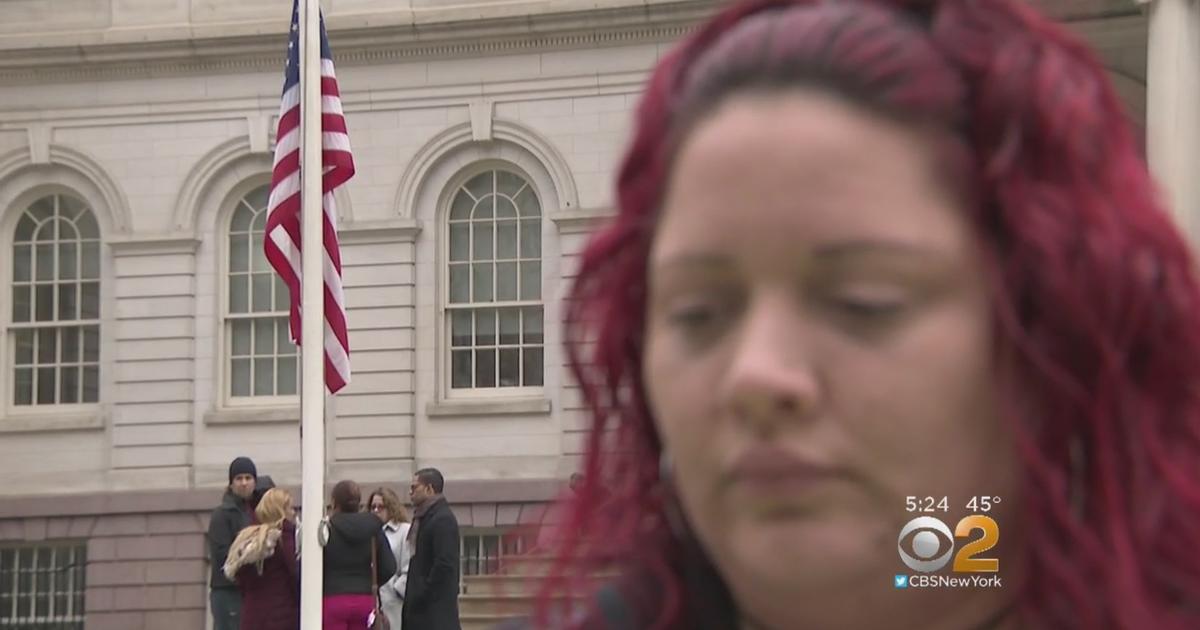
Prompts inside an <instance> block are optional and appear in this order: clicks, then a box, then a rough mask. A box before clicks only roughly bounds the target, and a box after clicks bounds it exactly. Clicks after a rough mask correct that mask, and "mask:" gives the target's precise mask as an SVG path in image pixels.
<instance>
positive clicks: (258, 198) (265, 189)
mask: <svg viewBox="0 0 1200 630" xmlns="http://www.w3.org/2000/svg"><path fill="white" fill-rule="evenodd" d="M270 194H271V187H270V186H259V187H258V188H255V189H254V190H251V191H250V192H249V193H247V194H246V197H245V200H246V203H247V204H249V205H250V207H251V208H254V210H255V211H259V210H263V209H265V208H266V207H267V202H268V201H269V200H270V199H269V197H270Z"/></svg>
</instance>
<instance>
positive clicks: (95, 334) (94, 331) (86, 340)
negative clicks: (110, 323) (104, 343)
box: [83, 326, 100, 363]
mask: <svg viewBox="0 0 1200 630" xmlns="http://www.w3.org/2000/svg"><path fill="white" fill-rule="evenodd" d="M83 360H84V361H86V362H88V363H95V362H97V361H99V360H100V327H99V326H84V327H83Z"/></svg>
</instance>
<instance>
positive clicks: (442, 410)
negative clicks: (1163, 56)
mask: <svg viewBox="0 0 1200 630" xmlns="http://www.w3.org/2000/svg"><path fill="white" fill-rule="evenodd" d="M1160 1H1165V0H1160ZM323 4H324V7H325V12H326V16H327V22H328V27H329V31H330V40H331V44H332V48H333V52H334V56H335V59H336V67H337V71H338V77H339V82H340V86H341V92H342V100H343V104H344V106H345V110H346V113H347V120H348V124H349V127H350V137H351V141H352V144H353V147H354V155H355V158H356V163H357V171H358V173H357V176H356V177H355V178H354V179H353V180H352V181H351V182H350V183H349V185H347V186H346V187H345V188H344V190H343V192H342V193H341V194H340V196H339V199H338V202H339V204H338V207H339V215H340V230H341V235H342V244H343V246H342V255H343V262H344V266H345V286H346V298H347V303H348V308H349V313H348V319H349V326H350V342H351V347H352V352H353V355H352V364H353V369H354V379H353V382H352V384H351V385H350V386H349V387H348V388H347V389H346V390H344V392H343V393H342V394H340V395H338V396H337V397H336V398H335V399H333V401H332V402H331V404H330V408H329V414H328V415H329V424H328V430H327V453H328V470H327V472H326V478H327V479H328V480H329V481H330V482H333V481H336V480H338V479H343V478H353V479H356V480H359V481H360V482H362V483H363V484H364V486H373V485H375V484H390V485H392V486H394V487H397V488H403V487H405V486H406V484H407V480H408V478H409V476H410V475H411V473H412V472H413V471H414V470H415V469H417V468H419V467H422V466H427V465H432V466H437V467H438V468H440V469H441V470H442V471H443V472H444V473H445V474H446V477H447V479H448V488H447V493H448V495H449V497H450V499H451V501H452V502H453V503H454V505H455V509H456V511H457V512H458V515H459V519H460V522H461V523H462V524H463V525H464V527H465V530H464V531H465V532H466V533H468V534H469V535H470V538H469V539H467V541H466V542H465V543H464V544H465V545H474V546H475V548H473V549H472V550H468V556H470V555H471V554H475V556H480V555H482V556H488V555H489V554H494V553H495V545H496V535H497V534H498V533H499V532H501V531H503V530H505V529H507V528H510V527H512V526H516V525H519V524H528V523H534V522H537V521H538V520H539V519H540V518H542V510H543V507H544V505H545V504H546V502H547V501H549V500H550V499H551V498H552V497H553V496H555V494H556V493H557V492H558V491H559V489H560V487H561V482H562V480H565V479H566V477H567V476H568V475H569V474H570V473H571V472H572V471H573V470H574V469H575V466H576V465H577V458H578V454H579V452H580V447H581V434H582V430H583V422H584V417H583V413H582V410H581V401H580V395H579V392H578V390H577V389H576V388H575V387H573V386H572V384H571V383H570V382H569V379H568V376H567V375H566V372H565V371H564V370H563V365H564V363H565V357H564V355H563V352H562V350H561V341H562V339H561V328H560V326H559V322H560V321H561V318H562V312H561V309H560V307H559V300H560V298H561V297H562V295H563V294H564V292H565V290H566V288H567V286H568V283H569V282H570V279H571V276H572V269H573V267H574V264H575V261H576V259H577V256H578V252H579V251H580V248H581V247H582V245H583V243H584V240H585V238H586V235H587V232H588V230H589V229H590V228H591V227H592V226H593V225H594V224H595V223H596V222H597V221H600V220H603V217H604V216H605V215H607V214H608V213H610V212H611V208H612V195H611V190H610V189H611V182H612V180H613V176H614V169H615V167H616V164H617V162H618V160H619V157H620V152H621V151H622V149H623V143H624V141H625V139H626V136H627V133H628V128H629V121H630V116H631V110H632V108H633V106H634V104H635V102H636V100H637V98H638V93H639V91H640V86H641V83H642V82H643V81H644V79H645V76H646V71H647V69H648V68H649V67H650V66H651V65H652V64H653V63H654V62H655V61H656V60H657V59H658V58H659V56H660V55H661V54H663V52H664V51H665V50H666V49H667V47H669V46H670V44H671V43H672V42H674V41H676V40H677V39H678V38H679V37H680V36H682V35H683V34H684V33H685V32H687V30H688V29H689V28H690V27H691V26H692V25H693V24H694V23H695V22H696V21H697V20H699V19H700V18H702V17H703V16H704V15H706V14H707V13H708V12H710V11H711V10H712V9H713V7H714V6H716V5H717V4H718V2H716V1H714V0H678V1H668V0H586V1H584V0H525V1H518V2H499V1H495V0H483V1H476V2H470V3H468V2H458V1H457V0H397V1H395V2H382V1H380V0H326V1H325V2H324V3H323ZM1101 4H1104V6H1099V5H1096V4H1095V3H1086V6H1085V4H1084V3H1072V2H1066V3H1062V4H1061V5H1055V6H1053V7H1051V10H1053V11H1054V12H1055V13H1056V14H1058V15H1059V16H1061V17H1062V18H1063V19H1065V20H1068V21H1070V22H1072V23H1073V24H1075V25H1076V26H1077V27H1078V28H1079V29H1080V30H1081V31H1083V32H1084V33H1085V34H1087V35H1088V37H1089V38H1090V39H1091V40H1092V41H1093V42H1094V43H1095V44H1097V45H1098V46H1099V47H1100V48H1101V50H1102V51H1103V53H1104V55H1105V57H1106V60H1107V63H1108V64H1109V67H1110V70H1111V71H1112V73H1113V76H1114V78H1115V80H1116V81H1117V83H1118V86H1119V88H1120V89H1121V91H1122V93H1123V94H1124V96H1125V97H1126V99H1127V101H1128V102H1129V104H1130V110H1131V112H1132V114H1133V115H1134V116H1135V117H1136V118H1139V119H1141V118H1143V117H1144V116H1145V112H1146V109H1145V104H1144V103H1145V98H1146V97H1145V94H1146V83H1145V76H1146V65H1145V64H1146V52H1145V51H1146V43H1145V40H1146V31H1147V21H1146V17H1145V15H1143V13H1142V11H1141V10H1140V9H1138V8H1137V7H1136V6H1134V5H1133V4H1131V3H1128V2H1125V1H1123V0H1122V1H1120V2H1118V1H1115V0H1110V1H1108V2H1105V3H1101ZM289 9H290V3H288V2H281V1H279V0H273V1H267V0H158V1H154V2H149V1H146V0H17V1H15V2H5V3H0V261H2V262H0V479H4V480H5V483H4V484H3V485H2V486H0V628H8V627H21V628H37V627H42V626H40V625H37V624H38V623H41V622H38V621H35V620H37V619H40V620H44V621H46V622H49V621H51V620H55V621H56V622H62V623H67V624H75V625H70V626H69V627H86V628H88V630H105V629H109V628H112V629H114V630H115V629H120V630H141V629H144V630H162V629H167V628H170V629H172V630H198V629H200V628H203V627H205V624H206V615H205V602H206V601H207V597H206V587H205V579H206V576H207V571H208V569H207V564H206V559H205V557H204V548H203V540H202V535H201V533H202V532H203V530H204V528H205V527H206V525H207V513H208V511H209V510H210V509H211V508H212V507H213V506H215V504H216V503H217V502H218V500H219V496H220V492H221V487H222V486H223V485H224V484H225V482H226V469H227V466H228V464H229V462H230V460H231V459H233V458H234V457H235V456H239V455H248V456H250V457H252V458H253V459H254V460H255V461H256V462H257V464H258V467H259V470H260V472H261V473H264V474H270V475H271V476H272V477H273V478H274V479H275V481H276V482H278V483H280V484H281V485H283V486H285V487H291V488H293V489H295V488H296V487H297V486H298V485H299V482H300V466H299V451H300V448H299V431H298V428H299V424H298V416H299V410H298V401H297V398H296V395H295V392H296V389H297V387H296V376H295V370H296V356H295V352H294V350H292V349H290V348H289V347H288V345H287V344H286V343H285V341H284V340H283V339H281V337H282V336H283V333H282V331H283V321H284V314H285V313H284V311H285V308H283V307H281V305H283V304H286V302H281V301H280V299H281V296H280V293H279V287H278V286H277V285H276V284H275V281H274V278H273V276H272V275H271V274H270V272H269V271H267V269H266V267H265V266H264V265H263V261H262V260H261V257H262V256H261V253H259V247H258V242H260V241H261V230H262V228H261V221H262V219H263V206H264V204H265V197H264V192H263V191H264V187H265V186H266V184H267V183H268V182H269V179H270V169H271V150H272V148H273V143H274V138H273V135H274V132H273V129H274V126H275V118H276V115H277V112H278V108H279V91H280V87H281V85H282V66H283V52H284V47H285V45H286V37H285V35H286V28H287V20H288V17H289V16H288V13H289ZM296 494H297V496H298V493H296ZM63 627H68V626H63Z"/></svg>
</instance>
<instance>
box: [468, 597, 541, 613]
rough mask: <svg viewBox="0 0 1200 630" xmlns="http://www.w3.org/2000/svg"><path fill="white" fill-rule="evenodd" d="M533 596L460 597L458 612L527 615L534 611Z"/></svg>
mask: <svg viewBox="0 0 1200 630" xmlns="http://www.w3.org/2000/svg"><path fill="white" fill-rule="evenodd" d="M533 604H534V598H533V596H531V595H459V596H458V610H459V612H460V613H464V614H478V615H527V614H529V613H530V612H532V611H533Z"/></svg>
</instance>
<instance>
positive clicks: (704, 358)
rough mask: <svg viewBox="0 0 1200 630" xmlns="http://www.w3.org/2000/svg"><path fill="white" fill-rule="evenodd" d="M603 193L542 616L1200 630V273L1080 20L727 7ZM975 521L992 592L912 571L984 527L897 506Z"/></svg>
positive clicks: (679, 58) (763, 3) (674, 61)
mask: <svg viewBox="0 0 1200 630" xmlns="http://www.w3.org/2000/svg"><path fill="white" fill-rule="evenodd" d="M617 198H618V206H619V212H618V215H617V217H616V219H615V220H614V221H613V222H612V223H611V224H609V225H608V226H606V227H604V228H603V229H601V230H600V231H599V232H598V233H596V234H595V235H594V237H593V239H592V240H591V242H590V244H589V246H588V247H587V249H586V251H585V253H584V256H583V258H582V267H581V271H580V274H579V277H578V280H577V282H576V285H575V287H574V291H573V295H572V299H571V301H570V312H569V317H568V343H569V350H570V351H571V357H572V365H573V367H574V370H575V373H576V376H577V378H578V379H579V381H580V382H581V383H582V386H583V388H584V391H585V395H586V399H587V401H588V404H589V406H590V409H591V411H592V413H593V424H592V427H591V433H590V438H589V440H588V443H587V453H586V457H585V462H584V464H585V467H584V471H583V472H584V474H585V482H584V487H583V488H582V491H581V492H579V493H577V494H575V495H574V496H573V497H572V498H571V499H570V501H571V508H570V519H569V523H568V524H567V527H566V529H565V531H566V532H568V533H569V535H568V536H567V538H566V540H565V541H564V542H563V543H562V545H561V548H560V549H559V550H558V551H557V554H558V555H557V557H558V562H557V563H556V566H555V568H554V570H553V571H552V573H551V575H550V577H549V579H548V580H547V582H546V585H545V588H544V589H543V593H542V597H541V604H540V606H539V614H538V615H537V616H536V618H535V626H537V627H555V628H561V627H571V628H576V627H578V628H664V629H671V630H695V629H702V628H714V629H715V628H721V629H733V628H739V627H740V628H761V629H769V630H839V629H864V630H879V629H883V628H886V629H888V630H901V629H913V630H915V629H918V628H919V629H921V630H983V629H993V630H1014V629H1018V628H1020V629H1025V628H1036V629H1039V630H1040V629H1046V630H1063V629H1070V628H1084V629H1108V628H1113V629H1136V630H1142V629H1145V630H1151V629H1154V630H1160V629H1171V630H1182V629H1185V628H1200V476H1198V475H1197V473H1198V472H1200V386H1198V384H1200V289H1198V285H1197V279H1196V277H1195V275H1194V268H1193V260H1192V259H1191V257H1190V254H1189V252H1188V249H1187V247H1186V245H1185V243H1184V241H1183V240H1182V239H1181V238H1180V236H1179V235H1178V233H1177V232H1176V231H1175V229H1174V228H1173V227H1172V225H1171V222H1170V220H1169V218H1168V216H1167V215H1166V214H1165V213H1164V212H1163V209H1162V206H1161V202H1160V200H1159V199H1158V197H1157V193H1156V191H1155V188H1154V185H1153V182H1152V181H1151V178H1150V176H1149V175H1148V174H1147V170H1146V166H1145V163H1144V160H1143V157H1142V155H1141V151H1140V147H1139V145H1138V139H1137V137H1136V135H1135V133H1134V132H1133V131H1132V130H1131V127H1130V125H1129V123H1128V122H1127V120H1126V117H1125V115H1124V113H1123V111H1122V108H1121V106H1120V104H1119V103H1118V100H1117V97H1116V96H1115V95H1114V91H1113V89H1112V87H1111V86H1110V85H1109V83H1108V81H1107V79H1106V77H1105V73H1104V71H1103V70H1102V68H1101V66H1100V64H1099V63H1098V62H1097V60H1096V58H1095V56H1094V55H1093V53H1091V52H1090V51H1089V50H1088V49H1087V48H1086V47H1084V46H1083V45H1081V44H1080V43H1079V42H1078V41H1077V40H1076V39H1075V38H1074V37H1072V36H1070V35H1068V33H1067V32H1066V31H1065V30H1064V29H1063V28H1061V27H1060V26H1058V25H1056V24H1054V23H1052V22H1051V21H1049V20H1047V19H1046V18H1044V17H1041V16H1040V15H1038V14H1037V13H1036V12H1035V11H1033V10H1032V9H1031V8H1029V7H1028V6H1027V5H1025V4H1024V3H1023V2H1021V1H1020V0H943V1H941V2H930V3H923V2H922V3H902V2H889V1H884V0H879V1H869V0H867V1H864V0H840V1H838V2H805V1H785V0H757V1H752V2H744V3H741V4H738V5H735V6H733V7H731V8H728V9H726V10H724V11H723V12H721V13H720V14H719V15H717V16H716V17H715V18H713V19H712V20H710V21H709V22H708V23H707V24H705V25H703V26H702V27H701V28H700V29H699V31H698V32H697V33H695V34H694V35H693V36H691V37H690V38H689V39H688V40H687V41H685V42H684V43H683V44H682V45H680V46H679V47H678V48H677V49H676V50H675V51H674V52H672V53H671V54H669V55H668V56H666V57H665V58H664V59H663V60H662V61H661V62H660V63H659V64H658V67H657V68H656V69H655V71H654V73H653V76H652V78H651V80H650V82H649V85H648V87H647V90H646V93H645V96H644V98H643V101H642V103H641V106H640V108H639V109H638V113H637V118H636V125H635V136H634V138H633V143H632V146H631V148H630V150H629V152H628V154H627V157H626V159H625V161H624V164H623V166H622V169H621V171H620V177H619V182H618V192H617ZM602 488H603V494H604V496H606V497H607V498H606V500H605V501H603V503H601V502H598V501H596V500H594V498H595V497H597V496H598V495H600V494H601V489H602ZM978 497H984V498H985V499H987V500H986V501H980V500H979V499H978ZM996 497H999V501H997V500H996V499H995V498H996ZM943 498H945V501H943V500H942V499H943ZM973 498H975V500H974V501H972V499H973ZM972 512H977V513H980V515H985V512H986V516H987V517H989V518H990V519H992V520H993V521H994V522H995V523H996V525H997V530H996V531H994V532H991V533H989V532H988V531H987V529H986V528H985V529H983V530H980V531H983V532H984V534H983V536H984V545H983V546H986V545H987V543H989V542H991V541H992V540H993V539H994V540H997V541H998V543H999V544H997V545H996V546H995V547H994V548H992V549H987V550H984V551H983V552H982V553H979V552H975V553H971V550H968V552H967V553H966V554H965V555H966V556H971V555H974V556H976V560H979V559H984V560H986V561H985V562H983V563H982V564H981V565H980V567H981V568H982V569H983V570H984V571H985V573H982V574H976V575H982V576H984V577H988V578H989V580H988V581H987V582H986V586H978V585H977V586H975V587H971V588H942V589H934V588H919V587H920V586H922V585H925V582H923V581H917V582H913V583H912V587H911V588H901V587H906V586H908V585H909V582H908V581H907V576H911V575H918V576H920V575H929V573H923V571H929V570H933V569H929V568H928V566H930V565H921V564H920V562H917V563H916V564H917V566H922V567H926V568H922V569H920V570H918V569H914V568H911V565H906V564H904V563H902V562H901V556H903V555H907V556H908V557H909V558H910V559H918V560H921V559H926V560H927V559H930V558H933V557H934V556H937V555H939V554H941V553H943V552H942V550H944V549H947V546H950V547H951V548H953V547H954V546H955V545H956V544H957V546H958V549H959V550H961V548H962V545H963V543H965V542H967V540H965V539H964V540H959V541H957V543H956V541H955V540H952V539H951V540H941V541H939V540H938V538H939V537H938V536H937V535H936V534H934V533H930V532H925V533H923V534H919V536H920V538H918V537H917V536H912V537H910V538H909V539H907V540H906V539H904V538H903V537H901V538H900V539H899V541H897V536H898V534H899V532H901V530H902V529H904V528H905V524H906V523H908V522H910V520H912V519H913V518H915V517H918V516H933V517H936V518H937V519H940V520H941V521H942V522H944V523H948V524H949V527H950V528H953V527H954V525H955V523H957V522H958V521H959V519H960V518H963V517H965V516H967V515H969V514H971V513H972ZM970 529H971V528H970V527H968V530H970ZM962 534H963V535H964V536H965V538H970V539H977V538H979V535H980V534H979V532H978V531H975V530H971V531H964V532H962ZM968 534H969V535H968ZM930 536H932V538H930ZM897 542H899V546H900V548H901V549H900V551H901V552H902V553H901V556H898V552H897V548H896V545H897ZM956 564H957V563H956ZM934 565H936V562H935V563H934ZM614 568H615V569H618V570H619V571H620V575H621V577H620V578H619V579H618V580H617V581H616V582H615V583H614V584H612V585H610V586H608V587H606V588H603V589H601V590H600V592H599V593H598V595H597V597H595V598H594V599H592V600H590V601H592V603H591V604H589V606H587V610H585V611H581V612H579V613H576V614H570V615H567V614H564V613H563V611H562V610H561V608H559V604H558V603H559V602H562V601H564V600H563V599H562V595H564V594H568V593H572V592H575V593H578V592H581V591H583V590H584V589H586V588H588V586H589V585H590V584H591V583H592V579H593V576H594V575H595V573H596V572H597V571H611V570H613V569H614ZM960 568H967V567H960ZM934 569H936V566H935V567H934ZM951 571H952V567H951V566H950V565H946V566H945V568H944V570H942V571H941V572H940V573H938V574H940V575H955V576H958V577H963V578H969V577H970V575H971V574H967V573H952V572H951ZM993 577H994V578H998V579H996V580H995V581H992V580H991V578H993Z"/></svg>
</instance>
